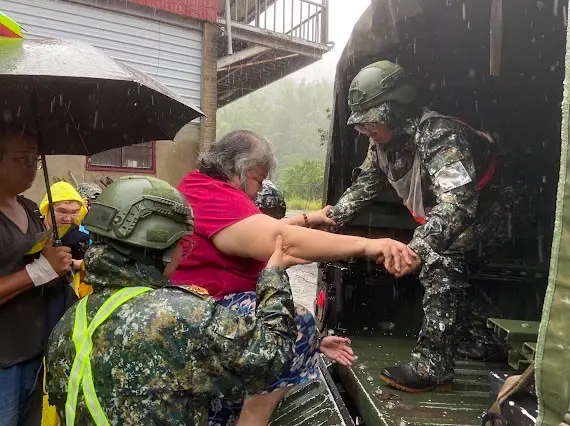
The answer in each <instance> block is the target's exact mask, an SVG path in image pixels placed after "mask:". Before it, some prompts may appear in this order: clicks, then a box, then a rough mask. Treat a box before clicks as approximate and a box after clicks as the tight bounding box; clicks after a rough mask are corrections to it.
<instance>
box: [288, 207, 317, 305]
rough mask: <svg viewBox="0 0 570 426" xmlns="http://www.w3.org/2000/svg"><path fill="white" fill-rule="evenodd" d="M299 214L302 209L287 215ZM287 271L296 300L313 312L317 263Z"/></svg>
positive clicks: (291, 211) (290, 211)
mask: <svg viewBox="0 0 570 426" xmlns="http://www.w3.org/2000/svg"><path fill="white" fill-rule="evenodd" d="M297 214H302V211H297V210H289V211H287V214H286V216H287V217H289V216H295V215H297ZM287 272H288V273H289V281H290V283H291V290H292V291H293V298H294V299H295V302H296V303H299V304H301V305H303V306H304V307H306V308H307V309H309V310H310V311H311V312H313V301H314V300H315V293H316V288H317V264H316V263H311V264H310V265H298V266H294V267H292V268H289V270H288V271H287Z"/></svg>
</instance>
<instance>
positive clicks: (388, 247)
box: [365, 238, 417, 277]
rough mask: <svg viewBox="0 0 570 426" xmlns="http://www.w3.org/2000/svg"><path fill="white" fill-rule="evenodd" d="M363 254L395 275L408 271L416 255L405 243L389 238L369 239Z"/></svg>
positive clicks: (399, 275) (401, 274)
mask: <svg viewBox="0 0 570 426" xmlns="http://www.w3.org/2000/svg"><path fill="white" fill-rule="evenodd" d="M365 254H366V256H368V257H370V258H372V259H374V260H375V261H376V263H382V264H384V267H385V268H386V270H387V271H388V272H389V273H390V274H392V275H395V276H397V277H401V276H403V275H405V274H407V273H409V272H410V271H411V268H412V266H413V265H414V262H415V260H416V257H417V256H416V255H415V253H414V252H413V251H412V250H410V249H409V248H408V246H407V245H405V244H404V243H401V242H399V241H396V240H392V239H391V238H379V239H376V240H369V242H368V244H367V246H366V249H365Z"/></svg>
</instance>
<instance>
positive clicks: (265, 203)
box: [255, 179, 287, 219]
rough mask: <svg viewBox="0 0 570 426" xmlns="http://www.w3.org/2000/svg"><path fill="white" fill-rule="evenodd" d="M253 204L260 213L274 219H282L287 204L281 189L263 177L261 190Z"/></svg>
mask: <svg viewBox="0 0 570 426" xmlns="http://www.w3.org/2000/svg"><path fill="white" fill-rule="evenodd" d="M255 205H256V206H257V207H258V208H259V210H261V213H263V214H266V215H268V216H271V217H273V218H275V219H283V218H284V217H285V212H286V211H287V204H286V203H285V198H284V197H283V194H282V193H281V191H279V190H278V189H277V187H276V186H275V185H274V184H273V182H271V181H270V180H269V179H265V180H264V181H263V183H262V185H261V191H259V192H258V193H257V197H256V198H255Z"/></svg>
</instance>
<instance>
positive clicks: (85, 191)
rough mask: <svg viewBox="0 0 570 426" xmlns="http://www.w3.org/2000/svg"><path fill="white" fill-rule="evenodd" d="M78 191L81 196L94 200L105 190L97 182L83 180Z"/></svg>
mask: <svg viewBox="0 0 570 426" xmlns="http://www.w3.org/2000/svg"><path fill="white" fill-rule="evenodd" d="M77 192H79V195H81V198H86V199H89V200H94V199H95V198H97V197H98V196H99V195H100V194H101V192H103V190H102V189H101V187H100V186H99V185H97V184H96V183H89V182H83V183H80V184H79V186H78V187H77Z"/></svg>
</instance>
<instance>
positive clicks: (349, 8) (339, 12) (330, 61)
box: [292, 0, 370, 80]
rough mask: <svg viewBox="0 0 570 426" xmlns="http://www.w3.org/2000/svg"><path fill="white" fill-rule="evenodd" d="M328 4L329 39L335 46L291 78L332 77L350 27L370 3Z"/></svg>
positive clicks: (343, 1)
mask: <svg viewBox="0 0 570 426" xmlns="http://www.w3.org/2000/svg"><path fill="white" fill-rule="evenodd" d="M329 4H330V15H329V40H330V41H334V42H335V47H334V49H333V50H332V51H331V52H329V53H327V54H326V55H325V56H324V57H323V59H322V60H320V61H318V62H316V63H314V64H313V65H310V66H308V67H306V68H303V69H302V70H300V71H297V72H296V73H295V74H293V75H292V77H293V78H306V79H308V80H320V79H321V78H322V77H325V78H327V79H329V80H333V79H334V73H335V68H336V64H337V62H338V59H339V58H340V55H341V53H342V50H343V49H344V46H345V45H346V42H347V41H348V38H349V37H350V33H351V32H352V28H353V27H354V24H356V21H358V18H360V16H361V15H362V14H363V13H364V11H365V10H366V8H367V7H368V5H370V0H329Z"/></svg>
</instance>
